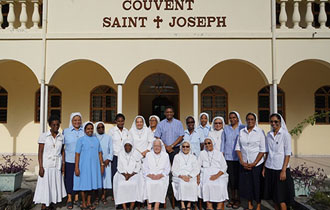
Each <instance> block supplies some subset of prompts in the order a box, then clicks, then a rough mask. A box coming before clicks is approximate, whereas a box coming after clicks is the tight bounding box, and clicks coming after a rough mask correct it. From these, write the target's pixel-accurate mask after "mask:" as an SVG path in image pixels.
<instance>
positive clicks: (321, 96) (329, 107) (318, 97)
mask: <svg viewBox="0 0 330 210" xmlns="http://www.w3.org/2000/svg"><path fill="white" fill-rule="evenodd" d="M314 98H315V99H314V100H315V112H316V113H322V112H329V111H330V86H323V87H321V88H319V89H318V90H317V91H316V92H315V96H314ZM316 122H317V123H320V124H330V115H328V116H326V117H324V118H319V119H316Z"/></svg>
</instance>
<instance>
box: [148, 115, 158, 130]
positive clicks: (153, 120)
mask: <svg viewBox="0 0 330 210" xmlns="http://www.w3.org/2000/svg"><path fill="white" fill-rule="evenodd" d="M159 122H160V119H159V117H158V116H157V115H151V116H150V117H149V129H150V131H151V132H152V133H153V134H154V133H155V132H156V128H157V125H158V123H159Z"/></svg>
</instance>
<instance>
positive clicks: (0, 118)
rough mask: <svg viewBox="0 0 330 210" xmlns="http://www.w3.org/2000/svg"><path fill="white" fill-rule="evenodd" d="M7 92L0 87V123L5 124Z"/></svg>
mask: <svg viewBox="0 0 330 210" xmlns="http://www.w3.org/2000/svg"><path fill="white" fill-rule="evenodd" d="M7 111H8V92H7V91H6V90H5V89H4V88H3V87H1V86H0V123H7Z"/></svg>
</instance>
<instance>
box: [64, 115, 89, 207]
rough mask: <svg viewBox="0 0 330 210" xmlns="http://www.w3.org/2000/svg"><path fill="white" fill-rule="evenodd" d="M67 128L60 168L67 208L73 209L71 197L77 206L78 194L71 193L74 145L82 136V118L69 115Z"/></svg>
mask: <svg viewBox="0 0 330 210" xmlns="http://www.w3.org/2000/svg"><path fill="white" fill-rule="evenodd" d="M69 125H70V126H69V128H66V129H64V131H63V135H64V142H63V144H64V151H65V155H64V157H65V158H64V159H63V164H62V168H63V171H64V183H65V188H66V192H67V193H68V199H67V208H68V209H72V208H73V202H72V196H73V195H75V198H74V203H75V204H76V205H79V204H78V193H74V191H73V177H74V168H75V150H76V144H77V141H78V139H79V138H80V137H83V136H84V130H83V127H82V116H81V114H80V113H79V112H74V113H72V114H71V115H70V122H69Z"/></svg>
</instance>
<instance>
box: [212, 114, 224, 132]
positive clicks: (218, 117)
mask: <svg viewBox="0 0 330 210" xmlns="http://www.w3.org/2000/svg"><path fill="white" fill-rule="evenodd" d="M217 119H220V120H221V121H222V126H223V127H222V129H223V128H224V127H225V125H226V123H225V119H223V117H220V116H217V117H215V118H213V120H212V130H213V131H216V130H215V128H214V121H215V120H217Z"/></svg>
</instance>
